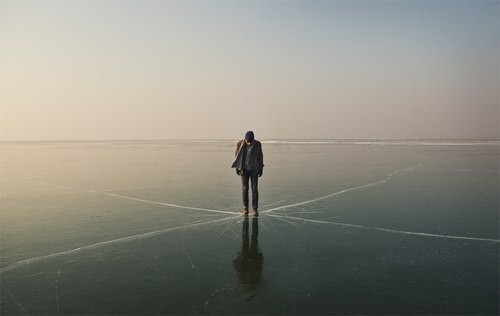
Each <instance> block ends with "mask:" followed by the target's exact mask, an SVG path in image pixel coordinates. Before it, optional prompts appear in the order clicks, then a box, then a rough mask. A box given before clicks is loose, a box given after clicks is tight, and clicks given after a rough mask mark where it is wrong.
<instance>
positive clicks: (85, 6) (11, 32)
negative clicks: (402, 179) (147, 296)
mask: <svg viewBox="0 0 500 316" xmlns="http://www.w3.org/2000/svg"><path fill="white" fill-rule="evenodd" d="M0 20H1V40H0V54H1V56H0V57H1V69H0V73H1V91H0V101H1V103H0V106H1V107H0V139H1V140H87V139H90V140H92V139H184V138H204V139H206V138H224V139H227V138H233V139H234V138H241V137H242V136H243V135H244V133H245V132H246V131H247V130H253V131H254V132H255V135H256V138H257V139H278V138H300V139H304V138H475V137H500V130H499V129H500V127H499V120H500V114H499V106H500V105H499V86H500V82H499V72H500V43H499V41H500V22H499V21H500V5H499V2H498V1H383V2H375V1H368V2H363V1H321V2H320V1H318V2H312V1H282V2H264V1H256V2H237V1H232V2H225V1H203V2H196V1H189V2H176V1H168V2H166V1H165V2H162V1H40V0H37V1H4V0H1V16H0Z"/></svg>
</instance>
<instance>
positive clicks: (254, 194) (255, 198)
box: [251, 171, 259, 215]
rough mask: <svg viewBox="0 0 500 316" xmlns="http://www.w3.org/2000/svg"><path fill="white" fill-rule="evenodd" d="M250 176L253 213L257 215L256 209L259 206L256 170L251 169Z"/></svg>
mask: <svg viewBox="0 0 500 316" xmlns="http://www.w3.org/2000/svg"><path fill="white" fill-rule="evenodd" d="M251 178H252V207H253V209H254V214H255V215H257V209H258V208H259V188H258V182H259V176H258V175H257V172H255V171H253V172H252V174H251Z"/></svg>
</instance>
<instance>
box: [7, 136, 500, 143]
mask: <svg viewBox="0 0 500 316" xmlns="http://www.w3.org/2000/svg"><path fill="white" fill-rule="evenodd" d="M239 139H241V138H239V137H236V138H99V139H97V138H96V139H91V138H89V139H18V140H15V139H5V140H2V139H0V143H23V142H26V143H28V142H40V143H42V142H97V141H104V142H109V141H129V142H132V141H209V140H220V141H233V140H239ZM260 140H262V141H273V140H277V141H280V140H285V141H290V140H296V141H304V140H339V141H343V140H369V141H377V140H381V141H382V140H393V141H395V140H482V141H485V140H486V141H500V137H498V136H493V137H422V138H420V137H402V138H392V137H388V138H384V137H374V138H367V137H360V138H262V139H260Z"/></svg>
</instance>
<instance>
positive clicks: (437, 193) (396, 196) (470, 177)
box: [0, 140, 500, 315]
mask: <svg viewBox="0 0 500 316" xmlns="http://www.w3.org/2000/svg"><path fill="white" fill-rule="evenodd" d="M235 145H236V141H102V142H24V143H16V142H4V143H1V144H0V155H1V156H0V159H1V161H0V168H1V169H0V172H1V183H0V184H1V190H0V192H1V196H0V198H1V201H0V202H1V204H0V206H1V214H0V215H1V218H0V219H1V231H0V234H1V235H0V237H1V245H0V246H1V247H0V250H1V253H0V254H1V256H0V259H1V261H0V266H1V272H0V273H1V274H0V276H1V311H0V312H1V314H2V315H8V314H141V315H143V314H446V315H449V314H498V313H499V307H498V306H499V245H500V241H499V238H500V237H499V192H500V188H499V185H500V182H499V181H500V175H499V172H500V168H499V161H500V158H499V157H500V143H499V142H498V141H466V140H464V141H284V142H283V141H282V142H277V141H268V142H263V150H264V163H265V165H266V166H265V168H264V175H263V177H262V178H260V180H259V181H260V182H259V188H260V206H261V209H260V211H261V214H260V216H259V217H258V218H253V216H251V215H250V216H249V217H248V219H245V217H243V216H241V215H240V214H239V212H240V211H241V200H240V199H241V188H240V187H241V182H240V179H239V177H238V176H237V175H236V174H235V172H234V169H230V168H229V167H230V165H231V162H232V158H233V154H234V149H235Z"/></svg>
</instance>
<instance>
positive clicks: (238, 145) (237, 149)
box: [234, 140, 241, 158]
mask: <svg viewBox="0 0 500 316" xmlns="http://www.w3.org/2000/svg"><path fill="white" fill-rule="evenodd" d="M240 147H241V140H240V141H239V142H238V143H237V144H236V151H235V152H234V158H236V156H237V155H238V151H239V150H240Z"/></svg>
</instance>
